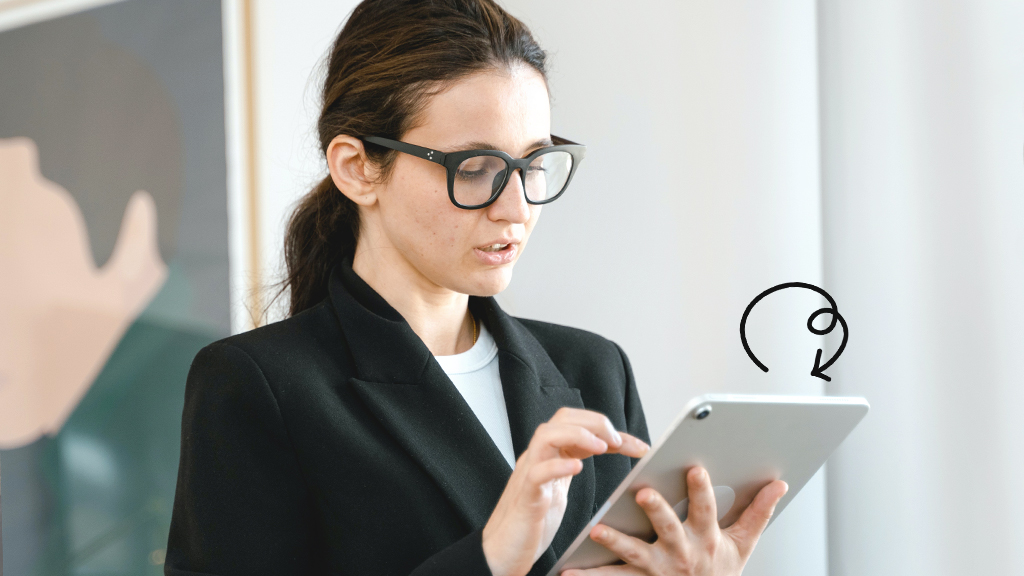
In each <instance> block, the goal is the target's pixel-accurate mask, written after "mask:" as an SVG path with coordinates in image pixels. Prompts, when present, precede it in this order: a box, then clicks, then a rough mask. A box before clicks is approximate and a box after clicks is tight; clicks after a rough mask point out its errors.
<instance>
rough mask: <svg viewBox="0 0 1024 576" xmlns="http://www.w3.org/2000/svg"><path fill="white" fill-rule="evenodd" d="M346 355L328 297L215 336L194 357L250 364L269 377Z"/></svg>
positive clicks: (304, 369) (199, 360)
mask: <svg viewBox="0 0 1024 576" xmlns="http://www.w3.org/2000/svg"><path fill="white" fill-rule="evenodd" d="M347 358H348V354H347V347H346V346H345V344H344V335H343V334H342V331H341V329H340V327H339V326H338V320H337V316H336V315H335V314H334V313H333V310H332V309H331V308H330V305H329V304H328V303H327V301H324V302H321V303H320V304H317V305H316V306H314V307H312V308H310V309H308V310H305V311H303V312H301V313H299V314H296V315H295V316H292V317H290V318H287V319H285V320H281V321H279V322H274V323H271V324H267V325H266V326H261V327H259V328H255V329H253V330H249V331H248V332H242V333H240V334H235V335H233V336H229V337H227V338H224V339H221V340H218V341H216V342H214V343H212V344H210V345H209V346H207V347H205V348H203V349H202V350H201V351H200V352H199V354H198V355H197V356H196V359H195V360H194V361H193V369H195V368H196V367H197V365H201V364H204V363H209V362H219V363H230V364H238V363H245V364H251V365H253V366H254V367H256V368H258V369H259V371H260V372H262V373H263V376H264V377H265V378H266V379H268V380H271V381H272V380H274V379H275V378H274V376H276V375H281V374H289V373H291V374H296V373H298V374H301V373H304V372H307V371H309V370H311V369H316V367H317V366H320V365H323V364H325V363H327V364H337V362H338V361H339V360H341V361H344V360H345V359H347Z"/></svg>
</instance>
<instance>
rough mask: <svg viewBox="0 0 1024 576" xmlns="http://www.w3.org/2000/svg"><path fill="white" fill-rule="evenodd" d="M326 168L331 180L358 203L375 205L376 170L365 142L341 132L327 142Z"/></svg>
mask: <svg viewBox="0 0 1024 576" xmlns="http://www.w3.org/2000/svg"><path fill="white" fill-rule="evenodd" d="M327 168H328V169H329V170H330V171H331V180H333V181H334V185H335V186H337V187H338V190H340V191H341V193H342V194H344V195H345V196H347V197H348V199H349V200H352V201H353V202H355V203H356V204H357V205H359V206H372V205H373V204H375V203H376V202H377V186H376V175H377V171H376V168H375V167H374V166H373V164H372V163H371V162H370V160H369V158H367V156H366V149H365V148H364V147H363V141H362V140H360V139H358V138H353V137H352V136H348V135H345V134H339V135H338V136H335V137H334V140H331V143H330V144H328V145H327Z"/></svg>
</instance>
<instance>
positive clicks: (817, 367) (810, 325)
mask: <svg viewBox="0 0 1024 576" xmlns="http://www.w3.org/2000/svg"><path fill="white" fill-rule="evenodd" d="M786 288H806V289H808V290H814V291H815V292H817V293H818V294H821V295H822V296H824V297H825V299H826V300H828V303H829V304H830V306H829V307H828V308H819V309H818V310H815V311H814V313H812V314H811V316H810V317H809V318H807V329H808V330H810V331H811V332H813V333H814V334H817V335H818V336H824V335H825V334H828V333H829V332H831V331H832V329H833V328H835V327H836V322H837V321H838V322H839V323H840V324H842V325H843V341H842V343H841V344H839V349H838V350H836V353H835V355H834V356H832V357H831V358H829V359H828V362H825V363H824V364H822V363H821V348H818V353H817V354H815V356H814V367H813V368H811V376H815V377H817V378H821V379H822V380H824V381H826V382H831V381H832V379H831V378H829V377H828V375H827V374H825V370H827V369H828V367H829V366H831V365H832V364H834V363H835V361H836V360H838V359H839V355H840V354H842V353H843V350H844V349H845V348H846V341H847V340H849V339H850V329H849V327H848V326H847V325H846V320H845V319H844V318H843V316H842V315H841V314H839V308H838V306H836V301H835V300H834V299H833V298H832V296H830V295H829V293H828V292H825V290H823V289H821V288H818V287H817V286H815V285H814V284H808V283H806V282H786V283H784V284H779V285H778V286H772V287H771V288H769V289H767V290H765V291H764V292H761V293H760V294H758V295H757V298H754V299H753V300H751V301H750V304H748V305H747V309H746V310H744V311H743V318H741V319H740V340H741V341H742V342H743V349H744V350H746V351H747V356H750V359H751V360H753V361H754V364H757V367H758V368H760V369H761V370H762V371H763V372H767V371H768V367H767V366H765V365H764V363H763V362H761V361H760V360H758V359H757V356H754V353H753V352H752V351H751V350H750V344H748V343H747V316H749V315H750V311H751V310H753V309H754V306H755V305H756V304H757V303H758V302H760V301H761V299H762V298H764V297H765V296H767V295H769V294H771V293H772V292H777V291H779V290H785V289H786ZM822 314H831V315H832V322H830V323H829V325H828V327H826V328H824V329H822V330H818V329H817V328H815V327H814V320H815V319H816V318H817V317H818V316H821V315H822Z"/></svg>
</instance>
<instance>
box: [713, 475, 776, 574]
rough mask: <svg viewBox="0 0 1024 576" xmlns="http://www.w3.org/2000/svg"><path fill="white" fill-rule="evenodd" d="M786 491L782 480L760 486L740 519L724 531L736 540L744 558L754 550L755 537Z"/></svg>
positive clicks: (737, 547) (764, 525) (762, 528)
mask: <svg viewBox="0 0 1024 576" xmlns="http://www.w3.org/2000/svg"><path fill="white" fill-rule="evenodd" d="M788 491H789V486H788V485H787V484H786V483H785V482H783V481H782V480H776V481H774V482H772V483H771V484H769V485H767V486H765V487H764V488H761V491H760V492H758V493H757V496H755V497H754V501H753V502H751V503H750V505H749V506H747V509H746V510H744V511H743V514H742V515H740V519H739V520H737V521H736V523H735V524H733V525H732V526H730V527H729V528H728V529H727V530H726V531H725V533H726V534H728V535H729V536H730V537H731V538H732V539H733V540H734V541H735V542H736V549H737V550H739V552H740V555H741V556H742V557H744V558H746V557H747V556H749V555H750V553H751V552H752V551H753V550H754V545H755V544H757V539H758V538H760V537H761V532H764V529H765V527H766V526H768V521H769V520H771V519H772V514H774V513H775V506H776V505H777V504H778V503H779V500H781V499H782V497H783V496H785V495H786V492H788Z"/></svg>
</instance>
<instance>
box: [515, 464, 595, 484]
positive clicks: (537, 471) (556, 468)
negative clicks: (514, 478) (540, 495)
mask: <svg viewBox="0 0 1024 576" xmlns="http://www.w3.org/2000/svg"><path fill="white" fill-rule="evenodd" d="M582 470H583V462H581V461H580V460H577V459H576V458H553V459H551V460H545V461H543V462H541V463H539V464H536V465H534V466H532V467H531V468H530V470H529V471H528V472H527V473H526V479H527V481H529V483H530V484H531V485H533V486H534V487H539V486H540V485H542V484H546V483H548V482H551V481H552V480H557V479H559V478H565V477H566V476H575V475H577V474H579V473H580V472H581V471H582Z"/></svg>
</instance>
